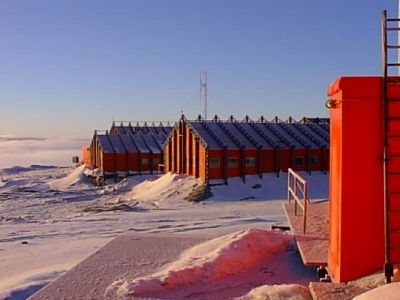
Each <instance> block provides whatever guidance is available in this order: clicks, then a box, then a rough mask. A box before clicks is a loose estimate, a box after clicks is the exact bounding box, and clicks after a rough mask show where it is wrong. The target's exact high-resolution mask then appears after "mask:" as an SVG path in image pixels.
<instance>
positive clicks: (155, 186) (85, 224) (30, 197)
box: [0, 166, 328, 299]
mask: <svg viewBox="0 0 400 300" xmlns="http://www.w3.org/2000/svg"><path fill="white" fill-rule="evenodd" d="M2 173H3V178H4V182H3V185H2V186H0V253H1V259H0V269H1V270H4V271H2V272H0V299H1V298H4V297H6V295H10V293H11V295H12V296H13V297H14V298H12V297H11V299H22V298H21V296H20V295H22V294H23V293H25V294H28V295H29V293H32V292H33V291H34V290H35V289H38V288H40V287H41V286H43V285H44V284H46V283H47V282H49V281H52V280H54V278H56V277H57V276H59V275H60V274H63V273H64V272H65V271H66V270H68V269H70V268H71V267H73V266H74V265H75V264H76V263H77V262H79V261H81V260H82V259H84V258H85V257H87V256H88V255H90V254H91V253H93V252H95V251H96V250H97V249H99V247H101V246H103V245H104V244H105V243H107V242H108V241H109V240H110V239H112V238H114V237H116V236H117V235H119V234H121V233H123V232H126V231H132V232H143V233H174V234H179V233H190V234H193V235H195V234H212V235H224V234H229V233H232V232H236V231H240V230H244V229H247V228H260V229H265V228H269V226H270V225H272V224H279V225H284V224H286V218H285V216H284V213H283V210H282V205H281V204H282V201H284V199H285V197H286V190H285V186H286V180H287V178H286V176H285V174H281V177H279V178H276V177H275V176H273V175H272V176H270V175H266V176H264V178H263V179H262V180H261V179H259V178H258V177H257V176H248V177H247V180H246V183H243V182H241V181H240V180H239V179H237V181H236V179H233V180H232V181H230V184H229V185H227V186H215V187H212V188H211V193H212V197H211V198H210V199H208V200H206V201H203V202H200V203H192V202H187V201H184V200H183V198H184V196H185V195H186V194H187V193H189V192H190V191H191V190H193V188H195V187H196V186H197V185H198V184H199V182H198V181H197V180H196V179H195V178H190V177H182V176H177V175H172V174H166V175H164V176H162V177H160V176H157V175H153V176H150V175H147V176H134V177H130V178H128V179H127V180H123V181H121V182H114V181H113V180H110V181H108V182H107V183H108V185H107V186H106V187H101V188H98V187H95V186H93V185H91V184H90V183H89V182H86V181H85V180H82V179H85V178H83V177H82V170H81V169H79V168H78V169H74V170H71V169H69V168H57V167H45V168H41V167H38V166H36V167H30V168H29V167H28V168H11V169H7V170H3V172H2ZM307 178H308V179H309V180H312V184H311V188H312V189H313V188H314V189H315V192H314V195H315V196H316V197H317V198H326V196H327V182H328V176H326V175H323V174H321V173H313V174H312V175H311V176H307ZM255 183H259V184H260V185H261V188H258V189H255V188H252V186H253V185H254V184H255ZM51 186H53V187H51ZM55 187H56V189H54V188H55ZM312 193H313V192H312ZM312 193H311V194H312ZM312 195H313V194H312ZM246 197H247V198H246ZM240 200H241V201H240ZM22 242H24V243H22ZM27 253H29V255H27ZM18 290H19V292H18Z"/></svg>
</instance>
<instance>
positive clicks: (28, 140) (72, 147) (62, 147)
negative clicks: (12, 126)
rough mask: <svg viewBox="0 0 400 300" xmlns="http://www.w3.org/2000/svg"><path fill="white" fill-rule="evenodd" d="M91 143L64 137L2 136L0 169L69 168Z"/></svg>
mask: <svg viewBox="0 0 400 300" xmlns="http://www.w3.org/2000/svg"><path fill="white" fill-rule="evenodd" d="M89 142H90V141H89V140H88V139H84V138H71V137H63V136H52V137H48V136H47V137H44V136H15V135H12V134H4V135H0V169H1V168H7V167H12V166H23V167H24V166H30V165H33V164H36V165H55V166H69V165H71V164H72V156H81V148H82V146H83V145H88V143H89Z"/></svg>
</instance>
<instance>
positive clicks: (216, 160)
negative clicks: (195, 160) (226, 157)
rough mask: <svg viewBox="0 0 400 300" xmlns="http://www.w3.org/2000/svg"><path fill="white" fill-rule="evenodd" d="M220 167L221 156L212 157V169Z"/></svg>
mask: <svg viewBox="0 0 400 300" xmlns="http://www.w3.org/2000/svg"><path fill="white" fill-rule="evenodd" d="M219 167H220V160H219V158H210V168H211V169H218V168H219Z"/></svg>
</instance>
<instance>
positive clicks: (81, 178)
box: [49, 165, 88, 190]
mask: <svg viewBox="0 0 400 300" xmlns="http://www.w3.org/2000/svg"><path fill="white" fill-rule="evenodd" d="M85 170H86V166H85V165H81V166H79V167H77V168H76V169H74V170H73V171H72V172H71V173H70V174H69V175H68V176H66V177H64V178H60V179H56V180H53V181H51V182H49V186H50V187H51V188H52V189H53V190H65V189H68V188H69V187H71V186H74V185H78V184H83V183H87V180H88V179H87V178H86V177H85V175H84V173H85Z"/></svg>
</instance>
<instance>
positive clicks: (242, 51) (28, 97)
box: [0, 0, 397, 138]
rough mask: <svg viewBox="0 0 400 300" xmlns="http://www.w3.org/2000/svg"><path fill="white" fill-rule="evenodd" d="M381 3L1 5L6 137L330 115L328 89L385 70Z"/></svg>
mask: <svg viewBox="0 0 400 300" xmlns="http://www.w3.org/2000/svg"><path fill="white" fill-rule="evenodd" d="M383 9H387V10H388V11H389V13H390V14H392V15H395V14H396V13H397V1H395V0H391V1H376V0H351V1H350V0H335V1H321V0H307V1H299V0H287V1H278V0H274V1H272V0H247V1H246V0H241V1H238V0H229V1H227V0H201V1H191V0H140V1H139V0H116V1H102V0H92V1H89V0H88V1H81V0H65V1H61V0H58V1H54V0H47V1H44V0H25V1H22V0H1V1H0V104H1V110H0V135H1V134H3V135H4V134H13V135H25V136H33V135H34V136H38V135H39V136H40V135H47V136H52V135H57V136H59V135H64V136H74V137H88V138H90V136H91V135H92V133H93V130H94V129H96V128H98V129H105V128H108V127H109V126H110V124H111V121H112V120H113V119H115V120H172V121H173V120H176V119H177V118H179V115H180V112H181V111H184V113H185V114H186V115H187V116H188V117H189V118H195V117H196V116H197V115H198V114H199V113H203V105H202V104H201V103H200V95H199V72H200V70H203V71H207V72H208V86H209V87H208V98H209V115H214V114H218V115H220V117H222V118H228V116H229V115H231V114H233V115H234V116H236V117H237V118H238V119H242V118H243V117H244V116H245V115H246V114H248V115H249V116H251V117H252V118H254V119H257V118H258V117H259V116H260V115H264V116H265V117H267V118H269V119H271V118H272V117H274V116H275V115H278V116H280V117H281V118H282V119H286V118H287V117H288V116H289V115H292V116H294V117H295V118H297V119H299V118H300V117H302V116H303V115H306V116H328V111H327V110H326V109H325V107H324V102H325V99H326V90H327V87H328V85H329V84H330V83H331V82H332V81H333V80H334V79H335V78H337V77H339V76H344V75H379V74H380V13H381V11H382V10H383Z"/></svg>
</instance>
